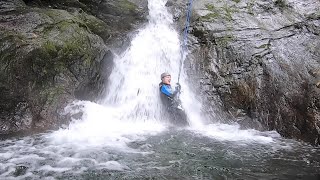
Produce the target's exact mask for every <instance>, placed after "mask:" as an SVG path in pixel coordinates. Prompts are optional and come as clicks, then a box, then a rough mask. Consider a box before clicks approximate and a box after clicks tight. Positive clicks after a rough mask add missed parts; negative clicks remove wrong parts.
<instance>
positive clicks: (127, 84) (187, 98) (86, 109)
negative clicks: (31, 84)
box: [50, 0, 272, 147]
mask: <svg viewBox="0 0 320 180" xmlns="http://www.w3.org/2000/svg"><path fill="white" fill-rule="evenodd" d="M166 2H167V1H166V0H149V1H148V8H149V23H148V24H147V25H146V26H145V27H143V28H142V29H141V30H139V31H138V33H137V35H136V36H135V37H134V38H133V40H132V42H131V45H130V47H129V48H128V49H127V50H126V51H125V52H124V53H123V54H121V55H120V56H118V57H117V58H116V59H115V60H114V61H115V67H114V69H113V72H112V73H111V75H110V77H109V81H108V85H107V87H108V88H109V89H108V90H107V93H106V95H105V97H104V98H103V99H102V100H101V101H100V102H99V104H96V103H92V102H76V103H74V104H73V105H70V106H69V107H67V108H66V110H67V111H69V112H72V110H74V109H76V111H75V112H74V113H77V112H79V111H82V112H83V117H82V119H81V120H77V121H74V122H73V123H72V124H71V125H70V127H69V128H68V129H64V130H59V131H57V132H54V133H52V134H51V135H50V137H51V139H52V140H53V141H54V142H59V143H66V142H72V143H73V144H78V145H79V144H81V145H82V146H83V145H110V146H121V147H125V144H126V142H128V141H131V140H133V139H136V138H139V137H141V136H139V135H142V134H150V133H151V134H154V133H158V132H161V131H163V130H165V129H166V127H167V124H168V122H169V121H168V120H166V119H163V118H162V114H163V112H162V110H163V109H164V108H163V107H162V103H161V102H160V96H159V87H158V84H159V82H160V74H161V73H163V72H169V73H171V76H172V79H173V82H174V81H175V80H177V77H178V71H179V65H180V58H181V56H180V55H181V48H180V41H179V35H178V33H177V31H176V30H175V29H174V27H173V17H172V15H171V14H170V13H169V12H168V11H167V9H166V7H165V4H166ZM186 82H187V76H186V75H185V73H184V72H183V71H182V73H181V82H180V83H181V85H182V94H181V100H182V104H183V106H184V108H185V110H186V112H187V115H188V117H189V124H190V127H189V128H188V129H189V130H192V131H195V132H197V133H200V134H204V135H206V136H209V137H214V138H218V139H224V140H234V139H239V138H240V139H245V140H255V139H257V137H258V136H259V135H257V134H258V133H257V131H240V130H239V127H238V126H231V125H212V124H211V125H207V124H205V123H203V122H202V119H203V117H201V115H200V114H201V113H200V109H201V104H199V102H197V101H196V99H195V95H194V94H193V93H192V92H191V91H190V90H189V89H188V86H187V83H186ZM79 106H80V107H82V108H81V109H77V108H75V107H79ZM209 121H210V120H209ZM213 132H214V133H213ZM234 132H238V135H237V136H236V138H235V136H234ZM239 135H240V136H239ZM129 136H130V138H129ZM221 137H223V138H221ZM259 140H263V142H270V141H271V140H272V138H266V137H261V138H260V139H259ZM264 140H265V141H264Z"/></svg>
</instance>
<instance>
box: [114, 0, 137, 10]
mask: <svg viewBox="0 0 320 180" xmlns="http://www.w3.org/2000/svg"><path fill="white" fill-rule="evenodd" d="M118 3H119V6H120V8H121V9H122V10H124V11H135V10H136V9H137V6H136V5H135V4H134V3H132V2H130V1H128V0H118Z"/></svg>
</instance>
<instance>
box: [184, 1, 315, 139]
mask: <svg viewBox="0 0 320 180" xmlns="http://www.w3.org/2000/svg"><path fill="white" fill-rule="evenodd" d="M193 7H194V11H193V18H192V24H191V31H190V36H189V45H190V47H189V50H191V52H192V53H191V54H190V56H189V57H188V58H187V60H186V62H185V67H186V68H187V69H186V70H187V72H188V74H189V75H190V77H193V78H194V79H195V80H194V81H193V82H194V83H196V86H197V87H199V88H200V89H201V90H202V93H201V94H202V95H203V96H205V97H207V99H208V100H207V102H208V103H207V104H208V105H209V107H210V106H211V107H213V108H216V107H217V106H218V107H220V108H218V109H220V110H223V111H225V112H229V113H230V114H231V115H232V116H231V117H235V118H233V119H234V120H235V121H236V120H237V118H236V117H237V114H236V113H237V112H238V110H240V111H243V112H244V116H243V117H248V118H249V119H248V118H242V120H241V121H242V122H244V124H248V121H250V119H251V121H252V122H254V121H258V122H259V123H260V124H262V125H263V126H264V127H266V128H267V129H269V130H277V131H278V132H279V133H280V134H281V135H283V136H285V137H290V138H297V139H302V140H304V141H307V142H310V143H312V144H317V143H318V142H319V141H317V139H318V137H319V132H318V131H317V127H318V126H317V125H316V124H317V123H318V122H319V121H320V119H319V97H320V96H319V87H318V86H319V83H318V81H319V79H318V78H319V74H318V73H317V72H318V71H319V67H320V62H319V59H320V54H319V51H318V49H319V48H320V37H319V24H320V14H319V9H318V8H317V7H320V4H319V1H316V0H308V1H304V2H300V1H296V0H281V1H280V0H279V1H271V0H268V1H249V0H241V1H231V0H230V1H226V2H225V1H201V2H200V1H196V2H194V6H193ZM182 27H183V26H182ZM200 80H201V81H200ZM199 82H201V83H200V84H199ZM213 96H214V98H213ZM213 99H214V100H213ZM220 110H219V111H220ZM219 111H218V112H219ZM216 112H217V111H216ZM229 118H230V117H228V118H227V119H229ZM240 119H241V118H240ZM259 123H258V124H259ZM258 124H257V127H258V129H259V128H261V126H260V125H258ZM254 126H256V125H254ZM254 126H253V127H254Z"/></svg>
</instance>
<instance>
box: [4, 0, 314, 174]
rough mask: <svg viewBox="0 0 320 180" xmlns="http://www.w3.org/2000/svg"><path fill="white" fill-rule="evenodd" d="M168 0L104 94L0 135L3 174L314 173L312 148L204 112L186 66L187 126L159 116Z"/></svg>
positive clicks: (170, 36) (175, 63)
mask: <svg viewBox="0 0 320 180" xmlns="http://www.w3.org/2000/svg"><path fill="white" fill-rule="evenodd" d="M165 3H166V2H165V0H149V5H148V6H149V23H148V24H147V25H146V26H145V27H143V28H141V29H140V30H139V31H138V32H137V35H136V36H135V37H134V38H133V40H132V42H131V46H130V47H129V48H128V49H127V50H126V51H125V52H124V53H123V54H121V55H119V56H118V57H117V59H116V67H115V68H114V70H113V72H112V74H111V75H110V79H109V84H108V85H107V87H108V90H107V92H106V93H105V97H104V98H102V99H101V100H100V102H98V103H93V102H87V101H79V102H74V103H73V104H70V105H69V106H68V107H66V112H68V113H73V114H77V113H79V112H81V113H82V114H83V115H82V117H81V118H80V119H74V121H73V122H72V123H71V124H70V126H69V127H68V128H64V129H60V130H58V131H54V132H48V133H44V134H38V135H33V136H29V137H23V138H13V139H9V140H5V141H2V142H0V146H1V148H0V179H299V178H302V179H319V178H320V170H319V169H320V153H319V152H320V149H319V148H315V147H311V146H309V145H306V144H303V143H299V142H296V141H293V140H287V139H283V138H281V137H280V136H279V135H278V134H277V133H276V132H259V131H255V130H241V129H240V128H239V126H238V125H236V124H231V125H230V124H229V125H227V124H219V123H214V122H215V120H214V119H206V118H205V117H203V116H202V115H201V113H200V112H201V104H200V103H199V102H197V101H196V99H195V98H194V97H195V95H194V94H193V93H192V92H191V91H190V90H189V89H188V85H187V83H186V81H187V77H186V76H185V74H184V73H183V72H182V75H181V77H182V78H181V84H182V88H183V92H182V94H181V99H182V102H183V106H184V107H185V109H186V112H187V114H188V117H189V124H190V126H189V127H186V128H179V127H174V126H172V125H171V124H170V120H169V119H165V118H164V117H162V114H163V112H162V109H164V108H163V107H162V105H161V103H160V99H159V92H158V91H159V89H158V83H159V81H160V77H159V76H160V74H161V73H162V72H164V71H167V72H171V74H172V77H173V81H174V80H175V78H177V76H178V74H177V73H178V69H179V60H180V51H181V49H180V41H179V35H178V33H177V32H176V31H175V29H174V28H173V26H172V23H173V22H172V16H171V15H170V13H168V11H167V9H166V8H165ZM75 117H76V116H75ZM208 122H211V123H208Z"/></svg>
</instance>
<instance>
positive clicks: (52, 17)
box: [0, 0, 143, 135]
mask: <svg viewBox="0 0 320 180" xmlns="http://www.w3.org/2000/svg"><path fill="white" fill-rule="evenodd" d="M94 2H95V1H92V2H89V1H86V3H88V4H90V3H91V4H90V6H89V5H88V6H87V4H84V3H85V2H84V3H81V2H78V1H64V3H61V2H58V1H54V3H53V1H25V2H23V1H22V0H5V1H1V2H0V92H1V93H0V134H2V135H4V134H11V133H19V132H31V131H35V130H40V129H48V128H55V127H59V126H60V125H61V124H62V123H68V121H69V119H70V117H68V115H65V114H64V113H63V108H64V107H65V106H66V105H67V104H68V103H69V102H71V101H73V100H75V99H85V100H95V99H96V98H97V97H98V95H99V94H100V92H101V90H102V89H103V85H104V83H105V81H106V79H107V77H108V76H109V74H110V72H111V69H112V65H113V54H112V53H111V51H110V50H109V48H108V47H111V45H110V46H108V45H109V44H108V43H111V42H114V41H116V40H118V41H121V40H122V42H119V45H112V47H115V48H121V46H123V41H124V40H125V39H126V34H127V33H128V32H129V31H131V30H132V28H133V26H132V25H133V24H135V23H137V21H138V19H143V18H142V14H139V13H137V12H139V11H138V6H137V5H135V4H133V3H130V2H128V1H118V3H122V4H121V5H122V6H120V5H119V4H117V3H116V2H114V6H115V7H117V8H119V7H120V9H121V11H123V14H124V15H123V16H122V17H123V18H124V19H125V18H128V20H127V21H124V22H122V20H123V19H120V20H119V21H121V22H122V25H123V26H121V27H120V26H119V27H113V25H114V24H120V23H119V22H108V20H110V19H112V18H110V19H104V17H101V19H99V18H97V17H95V16H94V15H97V14H94V13H92V15H91V14H89V13H90V12H91V11H92V12H93V11H94V10H93V9H94V8H98V7H95V5H98V4H94ZM26 3H27V4H26ZM99 7H100V6H99ZM117 8H115V9H116V10H115V11H120V10H119V9H117ZM108 13H109V14H110V16H113V15H114V13H115V12H114V11H112V10H111V9H110V10H109V11H107V12H104V15H107V14H108ZM133 14H134V15H133ZM140 15H141V17H137V16H140ZM97 16H98V15H97ZM114 16H117V15H114ZM105 18H106V17H105ZM128 21H130V22H128ZM109 27H113V28H110V29H109ZM119 37H122V38H121V39H119ZM105 43H107V45H106V44H105Z"/></svg>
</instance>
